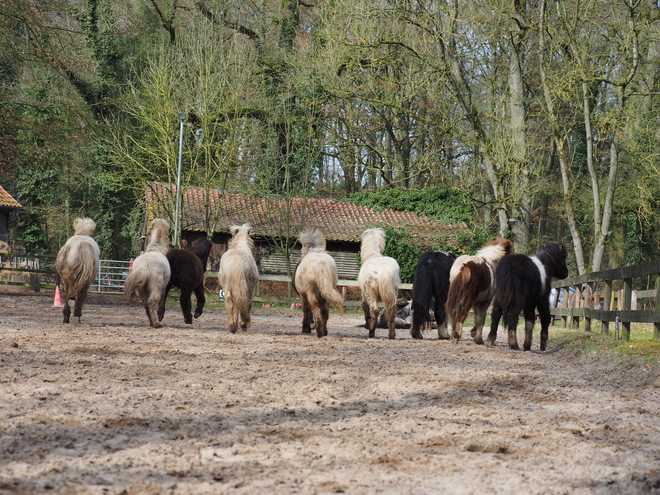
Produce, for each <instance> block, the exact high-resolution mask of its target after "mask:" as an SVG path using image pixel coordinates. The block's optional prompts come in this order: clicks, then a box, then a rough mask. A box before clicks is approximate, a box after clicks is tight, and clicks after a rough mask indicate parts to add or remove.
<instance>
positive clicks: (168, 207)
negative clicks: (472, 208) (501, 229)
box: [146, 182, 466, 242]
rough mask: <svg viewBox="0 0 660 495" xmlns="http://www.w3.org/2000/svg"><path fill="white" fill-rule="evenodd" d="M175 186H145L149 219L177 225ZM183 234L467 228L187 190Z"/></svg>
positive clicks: (312, 203) (347, 236)
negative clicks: (246, 228) (239, 227)
mask: <svg viewBox="0 0 660 495" xmlns="http://www.w3.org/2000/svg"><path fill="white" fill-rule="evenodd" d="M175 191H176V187H175V186H174V185H168V184H165V183H161V182H157V183H151V184H148V186H147V188H146V201H147V216H148V220H149V221H151V219H153V218H158V217H161V218H166V219H168V220H169V221H170V223H171V224H172V225H174V221H173V217H174V215H173V212H174V204H175ZM181 212H182V217H181V228H182V230H190V231H201V232H218V233H228V232H229V227H230V226H231V225H235V224H243V223H249V224H251V225H252V230H253V232H254V234H255V235H256V236H258V237H281V234H283V233H286V232H287V231H288V232H291V233H293V235H294V236H296V235H297V234H298V233H299V232H300V231H301V230H303V228H306V227H316V228H319V229H320V230H321V231H323V233H324V234H325V237H326V240H328V241H347V242H360V238H361V235H362V232H363V231H364V230H365V229H367V228H370V227H389V226H393V227H397V228H405V229H406V230H408V231H409V232H410V233H411V234H412V235H413V236H414V237H418V238H421V239H428V240H431V239H434V238H437V237H445V238H446V239H447V240H448V241H452V240H454V239H455V234H456V232H457V231H460V230H465V228H466V227H465V225H464V224H445V223H442V222H439V221H437V220H433V219H430V218H428V217H424V216H419V215H416V214H414V213H410V212H402V211H395V210H385V211H381V212H378V211H375V210H373V209H372V208H368V207H366V206H358V205H354V204H352V203H345V202H341V201H333V200H329V199H311V198H293V199H290V200H289V201H287V200H286V199H283V198H276V199H271V198H266V197H257V196H249V195H247V194H242V193H228V192H224V191H220V190H218V189H209V190H208V191H207V190H206V189H204V188H200V187H188V188H186V189H185V190H184V191H183V195H182V197H181Z"/></svg>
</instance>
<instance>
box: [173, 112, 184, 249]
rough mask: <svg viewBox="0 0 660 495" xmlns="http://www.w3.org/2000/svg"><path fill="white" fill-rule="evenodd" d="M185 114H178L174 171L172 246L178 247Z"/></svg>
mask: <svg viewBox="0 0 660 495" xmlns="http://www.w3.org/2000/svg"><path fill="white" fill-rule="evenodd" d="M184 120H186V114H185V113H180V114H179V122H180V127H179V165H178V167H177V171H176V204H175V206H174V242H173V244H174V246H175V247H179V207H180V206H181V155H182V154H183V121H184Z"/></svg>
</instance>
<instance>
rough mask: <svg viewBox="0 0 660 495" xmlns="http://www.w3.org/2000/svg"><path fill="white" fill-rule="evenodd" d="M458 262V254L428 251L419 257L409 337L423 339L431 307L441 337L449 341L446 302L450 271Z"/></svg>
mask: <svg viewBox="0 0 660 495" xmlns="http://www.w3.org/2000/svg"><path fill="white" fill-rule="evenodd" d="M455 259H456V254H454V253H451V252H448V253H443V252H440V251H429V252H427V253H424V254H423V255H422V256H421V257H420V258H419V261H418V262H417V268H415V279H414V281H413V290H412V327H411V329H410V334H411V335H412V337H413V339H421V338H422V332H421V329H422V328H423V327H425V326H426V325H428V324H429V323H431V317H430V315H429V310H430V309H431V308H433V314H434V315H435V321H436V322H437V324H438V338H439V339H449V332H448V331H447V315H446V313H445V303H446V302H447V292H448V291H449V271H450V270H451V266H452V265H453V264H454V260H455Z"/></svg>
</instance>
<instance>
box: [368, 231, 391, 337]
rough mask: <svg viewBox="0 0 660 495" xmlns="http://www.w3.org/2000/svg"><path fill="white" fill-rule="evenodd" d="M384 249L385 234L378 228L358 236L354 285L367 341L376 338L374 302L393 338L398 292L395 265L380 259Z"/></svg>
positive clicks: (385, 257)
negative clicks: (381, 308) (381, 307)
mask: <svg viewBox="0 0 660 495" xmlns="http://www.w3.org/2000/svg"><path fill="white" fill-rule="evenodd" d="M384 249H385V231H384V230H383V229H380V228H375V229H367V230H365V231H364V232H362V245H361V247H360V256H361V258H362V266H361V267H360V273H359V274H358V285H359V286H360V291H361V292H362V311H364V319H365V326H366V327H367V328H368V329H369V338H373V337H374V336H375V335H376V324H377V323H378V315H379V309H378V302H379V301H382V302H383V304H384V305H385V317H386V318H387V328H388V329H389V337H390V339H394V338H396V330H395V329H394V320H395V318H396V299H397V295H398V292H399V284H400V283H401V278H400V277H399V263H397V261H396V260H395V259H394V258H390V257H389V256H383V255H382V254H381V253H382V252H383V250H384Z"/></svg>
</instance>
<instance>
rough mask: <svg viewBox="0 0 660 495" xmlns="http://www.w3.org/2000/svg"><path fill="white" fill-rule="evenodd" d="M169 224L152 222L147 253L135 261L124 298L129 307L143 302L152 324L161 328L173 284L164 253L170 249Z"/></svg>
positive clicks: (158, 219)
mask: <svg viewBox="0 0 660 495" xmlns="http://www.w3.org/2000/svg"><path fill="white" fill-rule="evenodd" d="M169 232H170V224H169V223H168V222H167V220H163V219H162V218H154V219H153V220H152V222H151V235H150V237H149V244H147V248H146V249H145V252H144V253H142V254H141V255H140V256H138V257H137V258H135V261H134V262H133V270H132V271H131V273H129V275H128V277H127V278H126V284H125V285H124V295H125V297H126V299H127V300H128V302H129V303H131V304H137V303H138V302H140V301H142V304H143V305H144V309H145V311H146V312H147V317H148V318H149V324H150V325H151V326H152V327H154V328H160V326H161V325H160V322H161V321H162V320H163V315H164V314H165V296H166V294H167V292H166V289H167V283H168V282H169V281H170V274H171V271H170V263H169V261H167V257H166V256H165V253H167V251H169V248H170V238H169Z"/></svg>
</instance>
